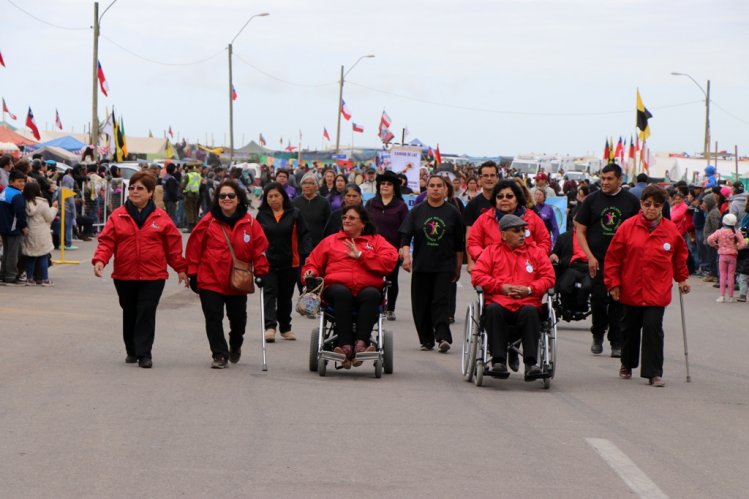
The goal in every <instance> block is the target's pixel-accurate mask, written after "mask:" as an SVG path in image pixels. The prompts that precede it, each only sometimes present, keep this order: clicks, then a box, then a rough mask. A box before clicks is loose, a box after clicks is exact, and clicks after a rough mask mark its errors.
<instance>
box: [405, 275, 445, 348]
mask: <svg viewBox="0 0 749 499" xmlns="http://www.w3.org/2000/svg"><path fill="white" fill-rule="evenodd" d="M454 276H455V274H454V273H453V272H414V273H413V276H412V277H411V309H412V310H413V316H414V324H415V325H416V332H417V333H418V334H419V342H420V343H421V344H422V345H425V346H427V347H432V346H434V343H435V342H440V341H443V340H444V341H446V342H448V343H452V342H453V337H452V334H451V333H450V325H449V323H448V317H449V315H448V307H449V305H450V297H449V293H450V283H451V281H452V279H453V277H454Z"/></svg>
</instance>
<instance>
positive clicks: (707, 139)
mask: <svg viewBox="0 0 749 499" xmlns="http://www.w3.org/2000/svg"><path fill="white" fill-rule="evenodd" d="M705 158H707V163H708V164H710V80H707V90H706V91H705Z"/></svg>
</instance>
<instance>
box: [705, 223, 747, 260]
mask: <svg viewBox="0 0 749 499" xmlns="http://www.w3.org/2000/svg"><path fill="white" fill-rule="evenodd" d="M707 243H708V244H709V245H710V246H712V247H713V248H715V247H716V246H717V247H718V254H719V255H738V254H739V250H740V249H744V246H746V242H745V241H744V238H743V237H742V236H741V232H740V231H738V230H736V229H727V228H725V227H723V228H722V229H718V230H716V231H715V232H713V233H712V234H710V237H708V238H707Z"/></svg>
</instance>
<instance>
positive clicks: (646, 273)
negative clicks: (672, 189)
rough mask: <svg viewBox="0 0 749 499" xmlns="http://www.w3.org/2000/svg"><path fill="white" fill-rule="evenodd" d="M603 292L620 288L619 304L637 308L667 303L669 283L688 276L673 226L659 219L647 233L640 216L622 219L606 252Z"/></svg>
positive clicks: (680, 239)
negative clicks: (604, 287)
mask: <svg viewBox="0 0 749 499" xmlns="http://www.w3.org/2000/svg"><path fill="white" fill-rule="evenodd" d="M603 268H604V275H603V281H604V284H605V285H606V289H613V288H615V287H617V286H618V287H619V288H620V295H619V301H621V302H622V303H623V304H625V305H631V306H638V307H665V306H666V305H668V304H669V303H671V287H672V281H673V280H675V281H676V282H683V281H686V280H687V277H689V271H688V270H687V245H686V243H685V242H684V238H683V237H682V236H681V235H680V234H679V230H678V229H677V228H676V225H675V224H674V223H673V222H672V221H671V220H668V219H666V218H662V219H661V221H660V223H659V224H658V226H657V227H656V228H655V229H654V230H653V231H652V232H650V230H649V229H648V227H647V225H646V224H645V221H644V220H643V217H642V214H640V215H636V216H634V217H631V218H629V219H627V220H625V221H624V222H623V223H622V224H621V225H620V226H619V228H618V229H617V231H616V234H614V238H613V239H612V240H611V244H610V245H609V249H608V251H607V252H606V259H605V261H604V265H603Z"/></svg>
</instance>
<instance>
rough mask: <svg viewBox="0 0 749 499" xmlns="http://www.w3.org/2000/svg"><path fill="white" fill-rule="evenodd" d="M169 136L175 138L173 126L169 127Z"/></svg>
mask: <svg viewBox="0 0 749 499" xmlns="http://www.w3.org/2000/svg"><path fill="white" fill-rule="evenodd" d="M169 136H170V137H171V138H174V132H172V125H169Z"/></svg>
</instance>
